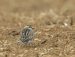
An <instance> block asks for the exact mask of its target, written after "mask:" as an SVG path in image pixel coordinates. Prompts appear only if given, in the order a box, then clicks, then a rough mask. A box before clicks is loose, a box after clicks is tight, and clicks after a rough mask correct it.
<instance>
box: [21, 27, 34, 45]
mask: <svg viewBox="0 0 75 57" xmlns="http://www.w3.org/2000/svg"><path fill="white" fill-rule="evenodd" d="M20 35H21V38H20V40H21V42H22V43H24V44H29V43H31V42H32V39H33V36H34V31H33V28H32V27H31V26H25V27H24V28H23V29H22V31H21V32H20Z"/></svg>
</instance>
